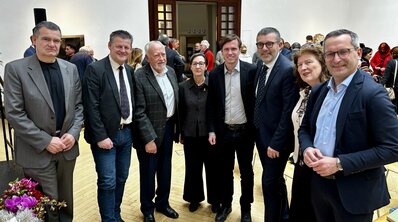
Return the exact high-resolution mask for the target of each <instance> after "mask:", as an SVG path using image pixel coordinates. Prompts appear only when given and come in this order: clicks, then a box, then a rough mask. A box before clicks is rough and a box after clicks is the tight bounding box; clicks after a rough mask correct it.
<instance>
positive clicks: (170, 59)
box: [158, 34, 185, 82]
mask: <svg viewBox="0 0 398 222" xmlns="http://www.w3.org/2000/svg"><path fill="white" fill-rule="evenodd" d="M158 41H159V42H161V43H162V44H163V45H164V47H165V50H166V57H167V61H166V62H167V65H168V66H170V67H171V68H173V69H174V71H175V74H176V75H177V80H178V82H181V81H183V76H182V74H183V72H184V67H185V63H184V61H182V59H181V57H180V54H178V52H177V51H176V50H173V49H171V48H169V41H170V38H169V37H168V36H167V35H166V34H160V35H159V37H158Z"/></svg>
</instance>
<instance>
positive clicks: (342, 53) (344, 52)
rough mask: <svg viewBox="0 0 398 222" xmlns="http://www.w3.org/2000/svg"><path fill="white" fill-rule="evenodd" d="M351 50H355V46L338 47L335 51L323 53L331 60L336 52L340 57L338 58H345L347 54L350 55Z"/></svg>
mask: <svg viewBox="0 0 398 222" xmlns="http://www.w3.org/2000/svg"><path fill="white" fill-rule="evenodd" d="M351 50H355V48H347V49H340V50H339V51H336V52H325V53H324V54H323V55H324V57H325V59H326V60H328V61H331V60H333V59H334V57H335V56H336V54H337V55H338V56H339V57H340V59H346V58H347V57H348V55H350V51H351Z"/></svg>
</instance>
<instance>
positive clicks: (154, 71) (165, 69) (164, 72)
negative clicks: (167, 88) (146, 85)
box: [149, 64, 168, 77]
mask: <svg viewBox="0 0 398 222" xmlns="http://www.w3.org/2000/svg"><path fill="white" fill-rule="evenodd" d="M149 66H150V67H151V69H152V72H153V74H155V76H158V77H162V76H164V75H166V73H167V71H168V69H167V67H164V69H163V72H162V73H158V72H156V70H155V69H154V68H153V67H152V66H151V64H149Z"/></svg>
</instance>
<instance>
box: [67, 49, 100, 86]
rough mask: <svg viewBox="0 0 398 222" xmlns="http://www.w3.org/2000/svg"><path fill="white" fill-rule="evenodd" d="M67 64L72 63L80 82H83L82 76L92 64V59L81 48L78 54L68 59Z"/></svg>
mask: <svg viewBox="0 0 398 222" xmlns="http://www.w3.org/2000/svg"><path fill="white" fill-rule="evenodd" d="M69 62H71V63H73V64H75V65H76V67H77V71H79V77H80V80H81V81H83V75H84V72H85V71H86V68H87V66H88V65H90V64H91V63H93V62H94V60H93V57H91V56H90V55H89V54H88V52H87V51H86V50H85V49H84V48H83V47H81V48H80V49H79V52H78V53H76V54H74V55H73V56H72V58H70V60H69Z"/></svg>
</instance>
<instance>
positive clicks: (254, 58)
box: [252, 51, 261, 65]
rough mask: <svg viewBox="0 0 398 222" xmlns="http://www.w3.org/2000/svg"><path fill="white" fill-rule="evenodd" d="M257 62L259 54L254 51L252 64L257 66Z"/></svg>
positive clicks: (259, 59)
mask: <svg viewBox="0 0 398 222" xmlns="http://www.w3.org/2000/svg"><path fill="white" fill-rule="evenodd" d="M259 61H261V58H260V54H259V53H258V52H257V51H256V52H254V53H253V57H252V64H254V65H257V63H258V62H259Z"/></svg>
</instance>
